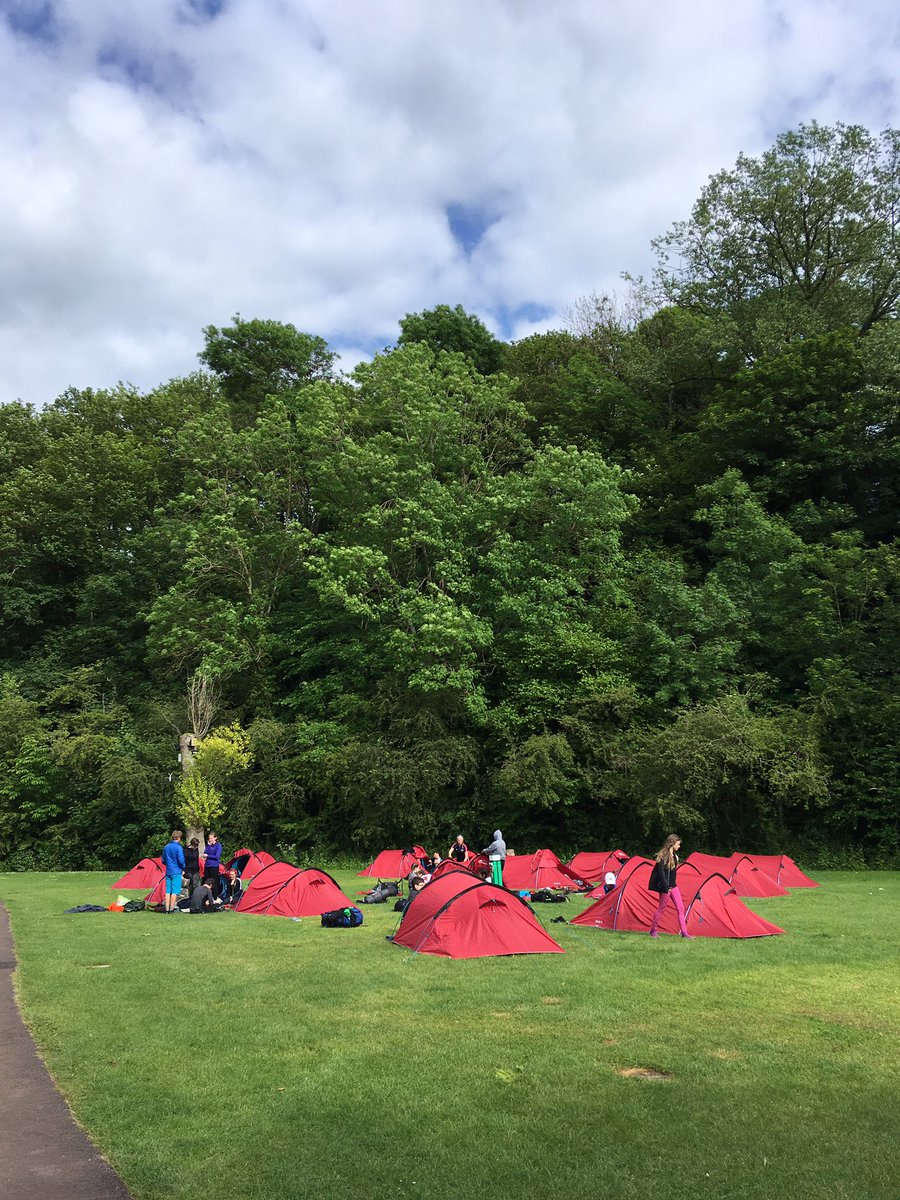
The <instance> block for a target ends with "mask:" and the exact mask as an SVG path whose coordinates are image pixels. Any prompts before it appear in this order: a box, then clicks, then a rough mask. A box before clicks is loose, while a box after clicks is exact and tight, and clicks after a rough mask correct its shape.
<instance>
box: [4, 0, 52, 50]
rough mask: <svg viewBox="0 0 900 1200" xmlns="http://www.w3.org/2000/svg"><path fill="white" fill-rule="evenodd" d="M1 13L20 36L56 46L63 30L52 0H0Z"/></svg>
mask: <svg viewBox="0 0 900 1200" xmlns="http://www.w3.org/2000/svg"><path fill="white" fill-rule="evenodd" d="M0 14H2V15H3V19H4V20H5V21H6V24H7V25H8V26H9V28H10V29H11V30H12V31H13V33H14V34H16V35H17V36H18V37H25V38H29V39H30V40H31V41H34V42H42V43H43V44H44V45H45V46H56V45H57V44H58V43H59V42H60V40H61V39H62V30H61V29H60V26H59V21H58V19H57V15H56V8H55V6H54V5H53V3H52V0H0Z"/></svg>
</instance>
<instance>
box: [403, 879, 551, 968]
mask: <svg viewBox="0 0 900 1200" xmlns="http://www.w3.org/2000/svg"><path fill="white" fill-rule="evenodd" d="M393 942H394V945H395V946H404V947H405V948H406V949H407V950H412V951H413V952H415V953H420V954H438V955H441V956H443V957H444V958H488V957H493V956H496V955H506V954H562V953H564V951H563V948H562V946H560V945H558V944H557V943H556V942H555V941H554V940H553V938H552V937H551V936H550V935H549V933H547V932H546V931H545V930H544V928H543V926H542V925H541V924H540V922H539V921H538V919H537V917H536V916H535V915H534V913H533V912H532V911H531V909H530V908H529V907H528V905H527V904H525V903H524V902H523V901H522V900H520V899H519V897H518V896H515V895H512V894H511V893H510V892H508V891H507V890H506V889H505V888H500V887H496V886H495V885H494V884H492V883H485V882H483V881H482V880H479V879H476V878H475V877H474V876H473V875H472V874H471V873H470V872H469V871H447V872H446V873H444V874H442V875H441V876H439V878H437V879H433V880H432V881H431V883H428V884H426V885H425V887H423V888H422V890H421V891H420V892H419V893H418V895H416V896H415V897H414V898H413V899H412V900H411V901H410V903H409V904H408V906H407V908H406V911H405V912H404V914H403V918H402V920H401V921H400V926H399V928H398V930H397V932H396V933H395V934H394V937H393Z"/></svg>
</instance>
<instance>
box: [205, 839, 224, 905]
mask: <svg viewBox="0 0 900 1200" xmlns="http://www.w3.org/2000/svg"><path fill="white" fill-rule="evenodd" d="M221 865H222V843H221V842H220V841H219V838H218V835H217V834H215V833H211V834H209V836H208V837H207V839H206V861H205V862H204V864H203V882H204V883H205V884H208V885H209V887H210V888H211V889H212V894H213V900H217V899H218V898H219V867H220V866H221Z"/></svg>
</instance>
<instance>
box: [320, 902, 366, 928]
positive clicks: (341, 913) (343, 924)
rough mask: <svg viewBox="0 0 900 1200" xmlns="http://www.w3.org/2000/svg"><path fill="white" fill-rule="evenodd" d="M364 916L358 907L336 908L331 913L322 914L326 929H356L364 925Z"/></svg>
mask: <svg viewBox="0 0 900 1200" xmlns="http://www.w3.org/2000/svg"><path fill="white" fill-rule="evenodd" d="M362 923H363V915H362V913H361V912H360V910H359V909H358V908H356V907H353V906H351V907H350V908H334V909H332V910H331V912H326V913H322V924H323V925H324V926H325V928H326V929H355V928H356V926H357V925H362Z"/></svg>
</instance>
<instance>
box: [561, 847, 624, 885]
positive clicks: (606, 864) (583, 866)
mask: <svg viewBox="0 0 900 1200" xmlns="http://www.w3.org/2000/svg"><path fill="white" fill-rule="evenodd" d="M626 862H628V855H627V854H626V853H625V851H624V850H601V851H599V852H598V853H593V852H591V851H588V850H585V851H582V853H581V854H576V855H575V857H574V858H573V859H572V861H571V862H570V863H569V870H570V871H571V872H572V874H573V875H575V876H576V877H577V878H578V879H583V880H584V882H585V883H602V882H603V879H604V876H605V875H606V872H607V871H612V873H613V874H614V875H618V873H619V868H620V867H621V866H622V864H623V863H626Z"/></svg>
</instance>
